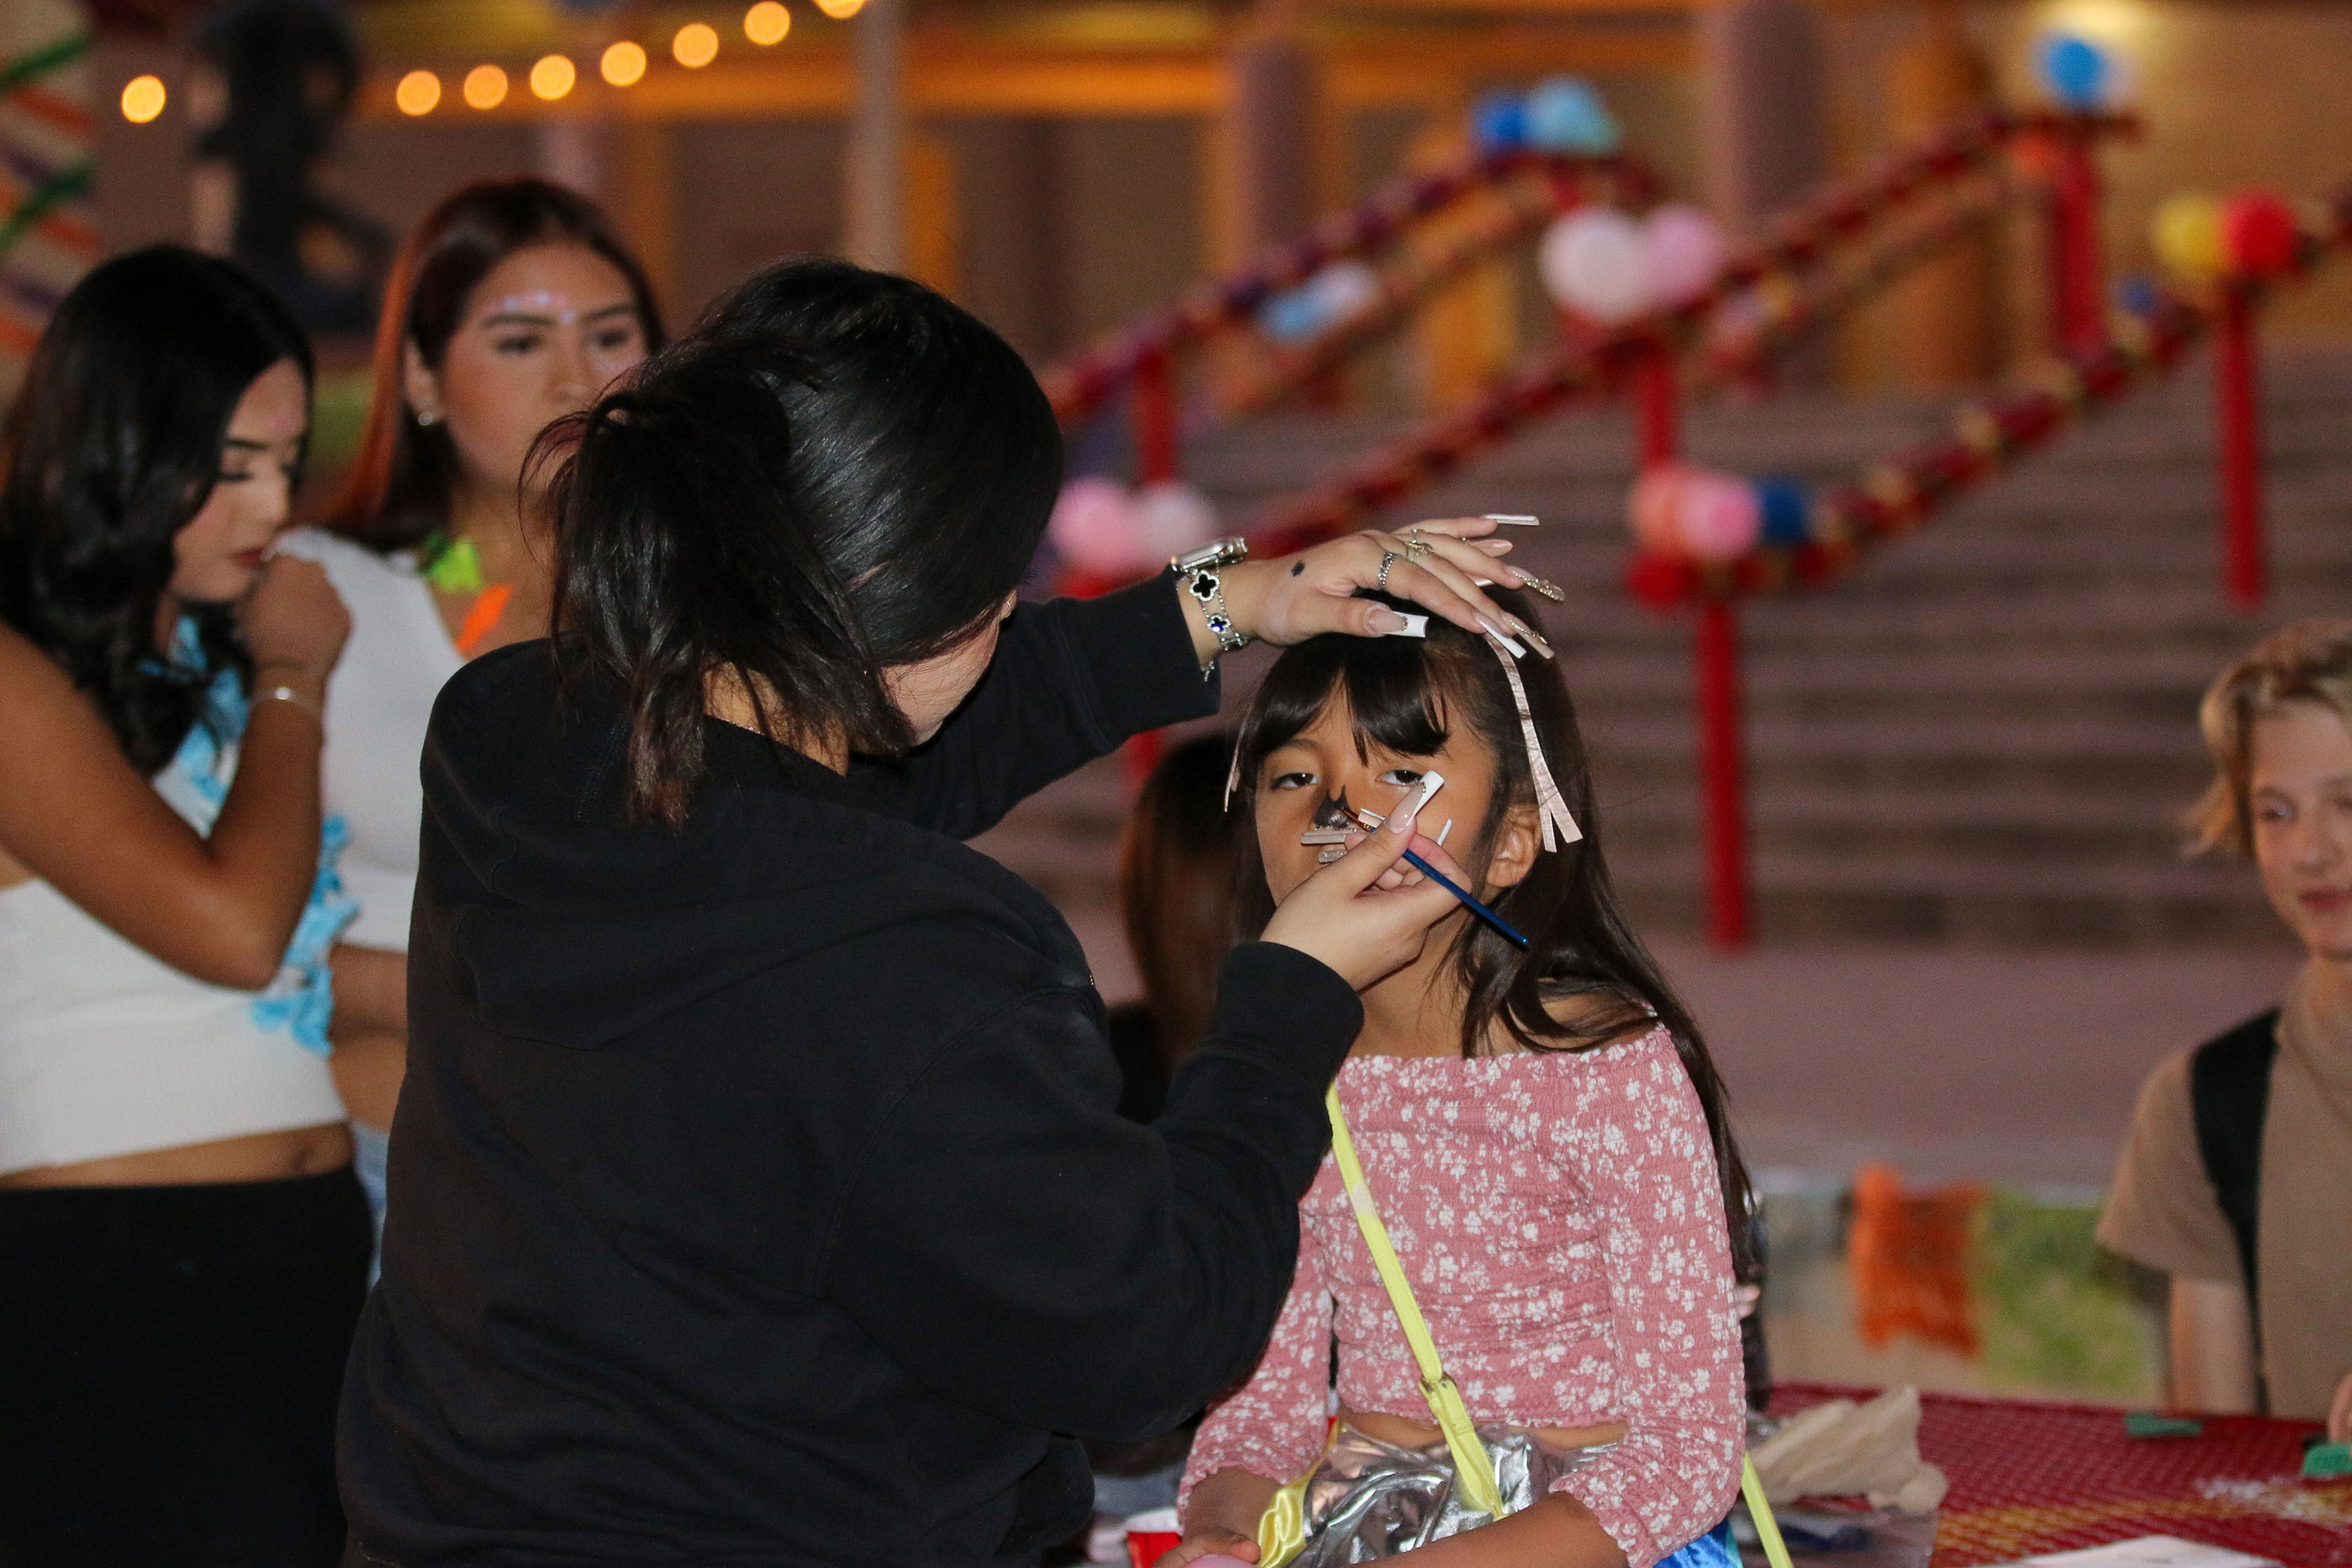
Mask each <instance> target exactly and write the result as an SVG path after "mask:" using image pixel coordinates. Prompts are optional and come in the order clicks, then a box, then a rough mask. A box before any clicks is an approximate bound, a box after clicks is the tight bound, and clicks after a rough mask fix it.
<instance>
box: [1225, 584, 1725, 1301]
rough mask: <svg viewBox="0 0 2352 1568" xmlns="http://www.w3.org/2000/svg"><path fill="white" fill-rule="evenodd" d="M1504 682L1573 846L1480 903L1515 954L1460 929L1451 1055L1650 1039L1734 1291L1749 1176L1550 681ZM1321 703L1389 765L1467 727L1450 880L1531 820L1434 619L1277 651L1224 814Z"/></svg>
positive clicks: (1513, 743)
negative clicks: (1624, 887)
mask: <svg viewBox="0 0 2352 1568" xmlns="http://www.w3.org/2000/svg"><path fill="white" fill-rule="evenodd" d="M1489 592H1490V594H1491V595H1492V596H1493V597H1494V599H1495V601H1496V603H1497V604H1499V605H1502V606H1503V607H1504V608H1506V609H1507V610H1509V611H1510V612H1511V613H1512V614H1514V615H1516V616H1518V617H1519V618H1520V619H1522V620H1524V621H1526V622H1528V624H1529V625H1531V626H1536V627H1537V628H1538V630H1540V629H1541V626H1542V623H1541V622H1540V621H1539V620H1538V618H1537V613H1536V606H1535V602H1534V600H1533V599H1531V598H1529V597H1528V595H1525V594H1522V593H1515V592H1506V591H1504V590H1501V589H1492V590H1489ZM1402 607H1403V608H1405V609H1412V608H1415V606H1412V605H1404V606H1402ZM1518 671H1519V679H1520V682H1521V684H1522V685H1523V686H1524V687H1525V688H1526V690H1527V694H1528V710H1529V712H1530V713H1531V714H1532V715H1533V716H1534V719H1535V725H1536V733H1537V736H1538V739H1539V740H1540V741H1541V742H1542V743H1543V749H1544V757H1545V760H1546V762H1547V763H1549V765H1550V768H1551V774H1552V778H1553V781H1554V782H1555V783H1557V784H1559V791H1560V795H1561V796H1562V798H1563V799H1565V800H1566V802H1567V804H1568V809H1569V812H1570V815H1571V816H1574V817H1575V818H1576V821H1577V825H1578V826H1580V828H1582V829H1583V831H1584V837H1583V838H1582V839H1580V841H1578V842H1577V843H1574V844H1568V845H1563V846H1561V847H1560V848H1559V850H1557V851H1546V852H1542V853H1539V854H1538V855H1537V856H1536V859H1535V865H1534V867H1533V868H1531V869H1530V870H1529V871H1528V875H1527V877H1526V878H1525V879H1523V880H1521V881H1520V882H1519V883H1518V884H1517V886H1516V887H1511V888H1505V889H1498V890H1496V892H1495V893H1494V895H1493V896H1492V897H1491V898H1490V899H1489V900H1488V901H1489V902H1490V903H1492V904H1493V905H1494V907H1495V909H1496V912H1498V913H1499V914H1501V915H1502V916H1503V918H1504V919H1505V920H1507V921H1510V922H1511V923H1512V924H1513V925H1515V926H1517V928H1518V929H1519V930H1520V931H1524V932H1525V933H1527V937H1528V946H1527V949H1526V950H1525V951H1524V952H1522V951H1521V950H1520V949H1519V948H1517V946H1515V945H1513V944H1512V943H1511V942H1509V941H1508V940H1507V939H1506V938H1504V937H1503V936H1501V935H1500V934H1498V933H1497V932H1496V931H1494V930H1492V929H1491V928H1490V927H1488V926H1487V925H1486V922H1484V921H1464V922H1463V923H1462V925H1461V927H1460V929H1459V932H1458V934H1457V935H1456V936H1455V938H1454V948H1453V952H1452V963H1453V968H1454V978H1455V981H1456V982H1457V984H1459V985H1460V986H1461V989H1462V994H1463V995H1464V997H1465V1007H1464V1009H1463V1016H1462V1054H1463V1055H1464V1056H1465V1057H1475V1056H1478V1055H1480V1054H1482V1053H1483V1052H1484V1051H1485V1049H1486V1041H1487V1038H1488V1037H1489V1036H1490V1035H1491V1033H1492V1032H1493V1030H1494V1028H1495V1026H1496V1025H1497V1024H1499V1025H1501V1026H1502V1027H1503V1028H1504V1029H1505V1030H1506V1031H1507V1033H1508V1034H1509V1035H1510V1036H1511V1037H1512V1038H1513V1039H1514V1040H1516V1041H1517V1042H1518V1044H1520V1045H1521V1046H1523V1047H1526V1048H1527V1049H1528V1050H1531V1051H1553V1050H1590V1049H1592V1048H1594V1047H1599V1046H1602V1045H1606V1044H1608V1043H1609V1042H1611V1041H1612V1040H1617V1039H1621V1038H1623V1037H1625V1036H1626V1035H1627V1034H1628V1033H1629V1032H1631V1031H1633V1030H1636V1029H1639V1028H1642V1027H1644V1026H1646V1025H1647V1024H1648V1023H1649V1022H1650V1021H1651V1020H1652V1019H1655V1020H1656V1021H1657V1023H1659V1024H1660V1025H1663V1026H1664V1028H1665V1029H1666V1031H1667V1033H1668V1034H1670V1035H1671V1036H1673V1037H1674V1042H1675V1052H1676V1054H1677V1055H1679V1056H1680V1057H1681V1058H1682V1064H1683V1070H1684V1071H1685V1073H1687V1074H1688V1075H1689V1077H1690V1081H1691V1087H1692V1089H1694V1090H1695V1091H1696V1093H1697V1095H1698V1101H1699V1104H1700V1106H1701V1107H1702V1108H1703V1109H1704V1110H1706V1124H1707V1130H1708V1132H1709V1134H1710V1135H1711V1137H1712V1139H1713V1142H1714V1144H1715V1163H1716V1171H1717V1175H1718V1176H1719V1177H1720V1178H1721V1181H1722V1184H1723V1205H1724V1212H1725V1216H1726V1218H1727V1221H1728V1223H1729V1226H1730V1242H1731V1256H1732V1261H1733V1263H1734V1265H1735V1267H1736V1268H1738V1272H1739V1275H1740V1277H1741V1278H1742V1279H1752V1278H1753V1276H1754V1271H1755V1268H1756V1264H1757V1258H1756V1239H1755V1236H1754V1233H1753V1230H1752V1227H1751V1226H1750V1225H1749V1224H1748V1215H1749V1208H1750V1205H1751V1196H1750V1190H1749V1186H1748V1166H1747V1163H1746V1162H1745V1161H1744V1160H1743V1159H1742V1158H1741V1157H1740V1153H1739V1144H1738V1140H1737V1139H1735V1138H1734V1137H1733V1136H1732V1131H1731V1121H1730V1116H1729V1113H1728V1111H1727V1109H1726V1104H1725V1101H1726V1098H1727V1097H1726V1095H1725V1092H1724V1087H1723V1079H1722V1078H1721V1076H1720V1075H1718V1074H1717V1072H1716V1070H1715V1061H1714V1058H1712V1057H1710V1056H1709V1055H1708V1054H1707V1049H1706V1040H1705V1039H1704V1038H1702V1037H1701V1036H1700V1034H1699V1031H1698V1026H1697V1024H1696V1023H1695V1022H1694V1021H1693V1020H1692V1018H1691V1016H1690V1012H1689V1009H1687V1008H1685V1006H1684V1005H1683V1004H1682V1000H1681V998H1680V997H1678V996H1676V995H1675V991H1674V987H1672V986H1671V985H1669V984H1666V978H1665V975H1664V973H1661V972H1660V970H1659V968H1658V965H1657V963H1656V961H1655V960H1654V959H1653V958H1652V957H1651V956H1650V954H1649V951H1648V949H1646V948H1645V947H1643V944H1642V939H1641V938H1640V937H1639V936H1637V935H1636V934H1635V933H1634V931H1633V925H1632V923H1631V922H1630V921H1627V920H1626V918H1625V912H1624V910H1623V907H1622V905H1621V904H1620V903H1619V902H1618V900H1617V892H1616V889H1615V887H1614V886H1613V885H1612V883H1611V881H1610V879H1609V867H1608V863H1607V862H1606V861H1605V860H1604V859H1603V858H1601V826H1600V823H1599V821H1598V814H1597V813H1596V812H1595V810H1594V807H1593V799H1592V773H1591V765H1590V763H1589V762H1588V760H1587V758H1586V755H1585V750H1584V737H1583V735H1582V733H1581V732H1580V731H1579V729H1578V727H1577V723H1576V709H1575V705H1574V704H1573V703H1572V702H1571V701H1570V699H1569V694H1568V684H1567V682H1566V681H1565V680H1563V679H1561V677H1560V672H1559V665H1558V664H1557V663H1556V662H1555V661H1552V660H1549V659H1541V658H1532V657H1531V658H1525V659H1522V660H1520V661H1519V663H1518ZM1335 697H1345V699H1346V700H1347V703H1348V710H1349V714H1350V715H1351V716H1352V718H1353V720H1354V722H1355V726H1356V732H1357V735H1358V737H1359V741H1358V743H1359V744H1362V743H1363V742H1364V740H1365V739H1367V738H1368V739H1370V741H1372V742H1378V743H1379V744H1380V745H1381V746H1383V747H1385V748H1387V749H1389V750H1391V751H1393V752H1402V753H1404V754H1406V755H1409V756H1429V755H1431V754H1433V753H1434V752H1436V751H1437V750H1438V749H1439V748H1440V747H1442V746H1444V744H1445V742H1446V739H1447V736H1448V733H1449V731H1451V730H1452V728H1453V727H1454V726H1455V725H1459V724H1466V725H1467V726H1468V727H1469V729H1470V730H1471V731H1473V732H1474V733H1475V734H1476V735H1477V737H1478V739H1479V741H1480V742H1483V743H1484V744H1485V745H1486V747H1487V748H1488V750H1490V751H1491V752H1493V753H1494V755H1495V761H1496V771H1495V791H1494V794H1493V795H1492V797H1491V798H1490V800H1489V803H1488V805H1487V808H1486V821H1484V822H1482V823H1480V824H1479V825H1478V831H1477V833H1476V835H1475V837H1472V838H1471V839H1470V840H1469V841H1468V842H1467V844H1466V845H1465V843H1464V841H1463V840H1461V839H1456V840H1454V843H1455V845H1456V846H1457V849H1456V853H1457V855H1458V856H1459V857H1460V858H1461V859H1462V860H1463V862H1464V864H1465V865H1467V866H1471V867H1473V868H1475V867H1476V866H1478V865H1480V864H1483V863H1484V861H1485V859H1486V856H1487V854H1488V853H1489V850H1490V848H1491V847H1492V846H1493V844H1494V842H1495V837H1496V834H1497V833H1499V832H1500V831H1501V829H1502V827H1503V826H1504V822H1505V819H1506V818H1507V816H1508V815H1509V814H1510V813H1511V812H1512V811H1513V810H1515V809H1516V810H1526V809H1529V808H1531V807H1532V806H1533V805H1534V804H1535V783H1534V778H1533V775H1532V774H1531V773H1530V772H1529V770H1528V752H1527V742H1526V740H1525V739H1524V737H1523V735H1522V733H1521V731H1520V727H1519V720H1518V710H1517V706H1516V704H1515V703H1514V702H1513V700H1512V698H1511V692H1510V688H1509V684H1508V682H1507V680H1506V679H1505V677H1504V675H1503V670H1502V666H1501V664H1500V663H1499V662H1498V661H1497V660H1496V657H1495V654H1494V651H1493V649H1492V647H1490V646H1489V645H1487V644H1486V642H1485V641H1484V640H1483V639H1480V638H1477V637H1473V636H1471V635H1470V634H1469V633H1467V632H1465V631H1463V630H1462V629H1461V628H1460V627H1458V626H1454V625H1453V624H1452V623H1451V622H1448V621H1444V620H1441V619H1439V618H1438V617H1436V616H1431V617H1430V619H1429V627H1428V636H1427V637H1426V638H1425V639H1416V638H1412V637H1373V638H1364V637H1339V636H1326V637H1315V638H1311V639H1310V640H1308V641H1307V642H1303V643H1300V644H1298V645H1297V646H1296V647H1290V648H1286V649H1285V650H1284V652H1283V654H1282V657H1281V658H1278V659H1276V661H1275V664H1274V668H1272V669H1271V670H1270V671H1268V672H1267V674H1266V677H1265V682H1264V684H1263V685H1261V686H1260V687H1259V688H1258V692H1257V696H1256V697H1255V699H1254V700H1252V703H1251V706H1250V712H1249V719H1248V722H1247V723H1246V725H1245V726H1244V729H1243V731H1242V737H1241V748H1242V751H1241V781H1242V789H1241V794H1240V795H1239V796H1237V799H1238V801H1240V802H1241V803H1242V804H1243V805H1244V810H1245V811H1246V810H1247V809H1249V808H1250V807H1251V806H1253V805H1255V800H1256V798H1257V783H1258V774H1259V773H1260V771H1261V770H1262V769H1263V767H1264V765H1265V759H1266V758H1267V756H1268V755H1270V754H1271V753H1272V752H1275V751H1276V750H1277V749H1278V748H1280V747H1281V746H1283V745H1285V744H1286V743H1287V742H1289V741H1290V740H1291V739H1292V738H1293V737H1295V736H1297V734H1298V733H1299V732H1300V731H1304V730H1306V729H1307V728H1308V727H1309V726H1311V725H1312V724H1313V723H1314V722H1315V721H1316V719H1317V717H1318V715H1319V714H1321V712H1322V711H1323V710H1324V709H1325V708H1326V707H1327V706H1328V704H1329V703H1330V702H1331V700H1332V699H1333V698H1335ZM1465 826H1466V824H1465ZM1242 832H1243V834H1244V837H1245V839H1246V840H1247V843H1248V853H1249V855H1250V856H1251V857H1252V858H1253V861H1255V857H1256V855H1257V839H1256V836H1255V834H1254V833H1250V832H1249V831H1248V830H1247V828H1246V826H1244V827H1243V828H1242ZM1257 869H1258V873H1259V874H1258V875H1257V876H1255V878H1253V879H1250V884H1249V885H1250V886H1251V887H1252V888H1254V889H1255V894H1254V897H1255V902H1256V908H1255V910H1253V911H1252V914H1251V919H1250V923H1249V925H1248V928H1247V929H1249V930H1252V931H1255V930H1258V929H1261V928H1262V927H1263V926H1264V924H1265V921H1266V920H1267V919H1269V918H1271V917H1272V915H1273V913H1274V903H1273V898H1272V895H1271V894H1270V893H1268V892H1267V891H1266V886H1265V875H1264V867H1263V865H1262V864H1260V865H1258V867H1257ZM1566 997H1580V998H1584V999H1586V1000H1587V1002H1588V1004H1589V1005H1588V1007H1587V1009H1586V1010H1585V1011H1584V1012H1583V1013H1582V1014H1581V1015H1580V1016H1579V1017H1578V1019H1577V1020H1576V1021H1575V1022H1573V1023H1562V1022H1561V1021H1560V1020H1559V1019H1558V1018H1555V1017H1554V1016H1552V1013H1551V1008H1550V1005H1549V1004H1551V1003H1554V1002H1557V1001H1559V1000H1561V999H1562V998H1566Z"/></svg>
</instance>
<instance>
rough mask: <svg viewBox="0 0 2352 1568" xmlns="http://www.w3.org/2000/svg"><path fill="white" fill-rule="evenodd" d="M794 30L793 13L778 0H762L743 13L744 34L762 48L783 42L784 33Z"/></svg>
mask: <svg viewBox="0 0 2352 1568" xmlns="http://www.w3.org/2000/svg"><path fill="white" fill-rule="evenodd" d="M792 30H793V14H792V13H791V12H790V11H787V10H785V9H784V8H783V7H782V5H778V4H777V3H776V0H760V3H759V4H758V5H754V6H752V7H751V9H750V10H749V11H746V12H744V13H743V36H744V37H747V38H749V39H751V41H752V42H753V43H755V44H758V45H760V46H761V47H762V48H764V47H767V46H768V45H770V44H781V43H782V42H783V41H784V35H785V34H786V33H789V32H791V31H792Z"/></svg>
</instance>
